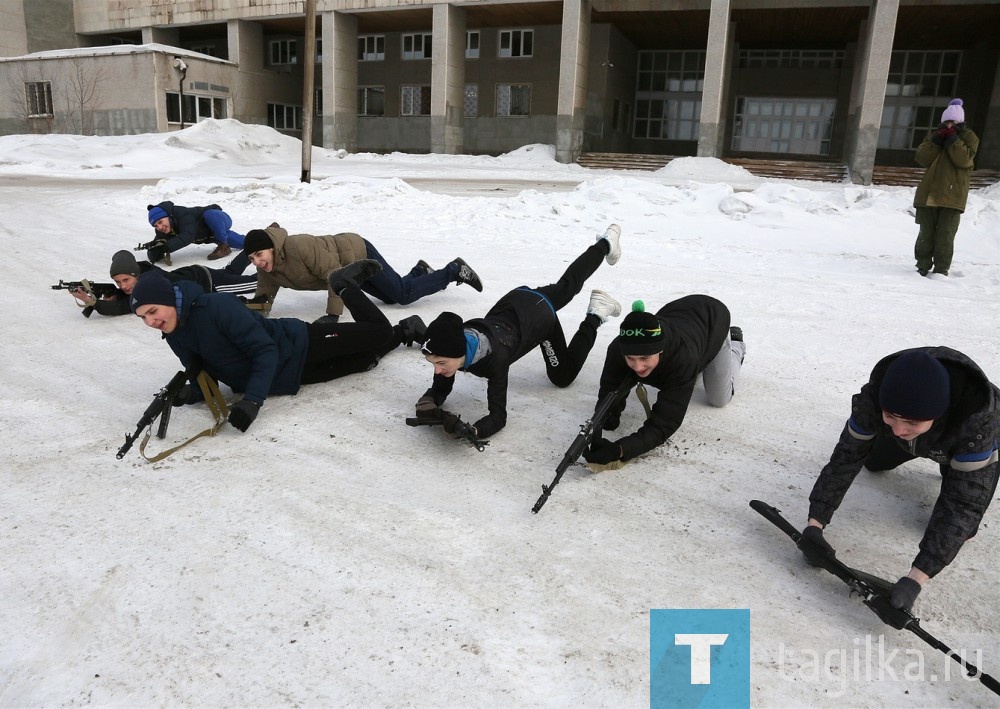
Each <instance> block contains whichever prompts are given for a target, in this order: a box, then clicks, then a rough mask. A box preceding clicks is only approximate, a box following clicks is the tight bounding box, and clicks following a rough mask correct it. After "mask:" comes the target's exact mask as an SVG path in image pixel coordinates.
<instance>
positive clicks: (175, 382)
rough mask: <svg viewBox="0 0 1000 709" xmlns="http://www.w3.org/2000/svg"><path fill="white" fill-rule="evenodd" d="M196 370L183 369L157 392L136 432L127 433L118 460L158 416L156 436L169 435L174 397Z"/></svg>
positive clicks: (136, 427) (137, 425) (136, 426)
mask: <svg viewBox="0 0 1000 709" xmlns="http://www.w3.org/2000/svg"><path fill="white" fill-rule="evenodd" d="M195 371H196V370H182V371H180V372H177V374H175V375H174V377H173V379H171V380H170V381H169V382H167V385H166V386H165V387H163V388H162V389H160V390H159V391H158V392H157V393H156V396H154V397H153V401H152V403H150V405H149V406H147V407H146V410H145V411H144V412H143V414H142V417H141V418H140V419H139V423H137V424H136V425H135V433H133V434H132V435H127V434H126V436H125V443H124V444H123V445H122V447H121V448H119V449H118V453H117V454H116V456H115V457H116V458H118V460H121V459H122V458H124V457H125V454H126V453H128V452H129V449H130V448H131V447H132V444H133V443H135V441H136V439H137V438H139V434H141V433H142V430H143V429H144V428H152V426H153V423H154V422H155V421H156V419H157V418H159V419H160V425H159V427H158V428H157V430H156V437H157V438H163V437H165V436H166V435H167V426H168V425H169V424H170V410H171V408H173V403H174V399H175V398H176V397H177V394H178V393H179V392H180V390H181V389H182V388H183V387H184V385H185V384H186V383H187V382H188V380H189V379H190V378H191V377H192V376H194V374H195ZM148 435H149V434H147V438H148Z"/></svg>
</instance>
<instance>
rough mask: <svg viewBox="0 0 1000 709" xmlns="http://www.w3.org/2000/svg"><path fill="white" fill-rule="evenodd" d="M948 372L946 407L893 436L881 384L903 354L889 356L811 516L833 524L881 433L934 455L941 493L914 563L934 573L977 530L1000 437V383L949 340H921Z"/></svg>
mask: <svg viewBox="0 0 1000 709" xmlns="http://www.w3.org/2000/svg"><path fill="white" fill-rule="evenodd" d="M916 349H917V350H921V351H924V352H927V353H928V354H930V355H932V356H933V357H935V358H936V359H937V360H938V361H939V362H940V363H941V364H942V365H944V367H945V369H946V370H947V371H948V376H949V379H950V400H949V405H948V411H947V413H946V414H945V415H944V416H943V417H941V418H939V419H937V420H935V421H934V424H933V425H932V426H931V428H930V430H929V431H927V432H926V433H923V434H921V435H920V436H917V437H916V438H915V439H913V440H912V441H904V440H903V439H901V438H897V437H896V436H894V435H893V433H892V429H891V428H890V427H889V426H888V425H887V424H886V423H885V422H884V421H883V420H882V407H881V406H880V405H879V388H880V387H881V385H882V380H883V379H884V378H885V373H886V370H887V369H888V367H889V365H890V364H891V363H892V362H893V361H894V360H895V359H896V358H897V357H899V356H900V355H902V354H905V353H906V352H910V351H912V350H903V351H901V352H896V353H895V354H891V355H889V356H888V357H885V358H884V359H882V360H881V361H880V362H879V363H878V364H876V365H875V368H874V369H873V370H872V373H871V377H870V379H869V380H868V383H867V384H865V385H864V386H863V387H862V388H861V391H860V392H859V393H857V394H855V395H854V398H853V399H852V402H851V418H850V419H849V420H848V421H847V424H846V425H845V426H844V429H843V431H842V433H841V435H840V440H839V442H838V443H837V445H836V447H835V448H834V449H833V454H832V455H831V456H830V462H829V463H827V464H826V466H825V467H824V468H823V470H822V471H821V472H820V474H819V478H818V479H817V480H816V484H815V485H814V486H813V489H812V493H810V495H809V516H810V517H813V518H815V519H817V520H819V521H820V522H821V523H823V524H824V525H825V524H828V523H829V522H830V519H831V518H832V517H833V513H834V512H836V510H837V508H838V507H839V506H840V503H841V501H842V500H843V499H844V495H845V494H846V493H847V490H848V488H850V486H851V483H852V482H854V478H855V477H857V474H858V472H859V471H860V470H861V468H862V466H863V465H864V462H865V458H866V457H867V456H868V454H869V452H871V449H872V447H873V446H874V444H875V439H876V438H878V437H884V438H889V439H891V440H892V441H893V442H895V444H896V445H898V446H899V447H900V448H902V449H903V450H904V451H905V452H907V453H909V454H910V455H912V456H914V457H915V458H930V459H931V460H933V461H935V462H936V463H938V464H939V465H940V468H941V478H942V480H941V492H940V494H939V495H938V499H937V502H936V503H935V504H934V510H933V511H932V512H931V517H930V520H929V522H928V524H927V529H926V531H925V532H924V536H923V538H922V539H921V541H920V552H919V553H918V554H917V556H916V558H915V559H914V561H913V566H915V567H917V568H918V569H920V570H921V571H923V572H924V573H925V574H927V575H928V576H934V575H936V574H937V573H938V572H939V571H941V569H943V568H944V567H945V566H947V565H948V564H950V563H951V562H952V560H954V558H955V555H956V554H958V551H959V549H961V548H962V544H963V543H964V542H965V541H966V540H967V539H969V538H970V537H972V536H974V535H975V534H976V532H977V531H978V529H979V523H980V521H981V520H982V518H983V514H985V512H986V508H987V507H989V504H990V502H991V501H992V499H993V493H994V491H995V490H996V486H997V478H998V475H1000V472H998V468H997V438H998V436H1000V409H998V406H1000V403H998V402H1000V389H998V388H997V387H996V385H994V384H992V383H991V382H990V381H989V379H987V378H986V375H985V374H984V373H983V370H982V369H980V368H979V366H978V365H977V364H976V363H975V362H973V361H972V360H971V359H969V358H968V357H967V356H966V355H964V354H962V353H961V352H958V351H957V350H953V349H951V348H949V347H919V348H916Z"/></svg>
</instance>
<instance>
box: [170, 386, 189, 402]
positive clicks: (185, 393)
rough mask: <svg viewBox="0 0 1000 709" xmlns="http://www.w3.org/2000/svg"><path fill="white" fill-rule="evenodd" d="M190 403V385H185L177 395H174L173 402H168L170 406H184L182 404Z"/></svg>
mask: <svg viewBox="0 0 1000 709" xmlns="http://www.w3.org/2000/svg"><path fill="white" fill-rule="evenodd" d="M190 402H191V384H190V383H188V384H185V385H184V386H182V387H181V388H180V389H178V390H177V393H176V394H175V395H174V398H173V400H172V401H171V402H170V404H171V406H184V404H187V403H190Z"/></svg>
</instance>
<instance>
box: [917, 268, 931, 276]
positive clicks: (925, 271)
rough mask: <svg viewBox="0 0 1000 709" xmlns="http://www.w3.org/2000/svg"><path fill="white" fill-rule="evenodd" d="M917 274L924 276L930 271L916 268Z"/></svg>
mask: <svg viewBox="0 0 1000 709" xmlns="http://www.w3.org/2000/svg"><path fill="white" fill-rule="evenodd" d="M917 273H919V274H920V275H921V276H926V275H927V274H928V273H930V271H928V270H927V269H926V268H918V269H917Z"/></svg>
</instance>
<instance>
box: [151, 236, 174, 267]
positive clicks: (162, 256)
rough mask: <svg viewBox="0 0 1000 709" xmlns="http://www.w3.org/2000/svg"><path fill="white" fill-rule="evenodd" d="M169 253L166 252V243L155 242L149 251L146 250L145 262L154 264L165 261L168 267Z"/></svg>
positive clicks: (162, 241)
mask: <svg viewBox="0 0 1000 709" xmlns="http://www.w3.org/2000/svg"><path fill="white" fill-rule="evenodd" d="M169 257H170V252H169V251H167V242H166V241H164V240H162V239H161V240H159V241H156V242H155V243H154V244H153V245H152V246H151V247H150V248H149V249H147V250H146V260H147V261H149V262H150V263H153V264H155V263H156V262H157V261H164V260H165V261H166V262H167V265H168V266H169V265H170V258H169Z"/></svg>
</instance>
